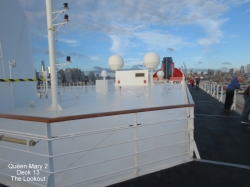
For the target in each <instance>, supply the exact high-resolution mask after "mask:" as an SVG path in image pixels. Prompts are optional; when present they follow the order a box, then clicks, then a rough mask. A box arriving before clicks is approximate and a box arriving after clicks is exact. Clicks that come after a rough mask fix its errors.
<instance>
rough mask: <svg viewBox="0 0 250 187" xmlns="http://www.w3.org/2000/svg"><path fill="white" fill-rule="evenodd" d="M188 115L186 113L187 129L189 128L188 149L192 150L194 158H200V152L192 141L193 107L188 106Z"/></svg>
mask: <svg viewBox="0 0 250 187" xmlns="http://www.w3.org/2000/svg"><path fill="white" fill-rule="evenodd" d="M188 109H189V110H188V111H189V115H188V129H190V130H189V131H188V132H189V141H190V143H189V149H190V151H194V152H195V155H196V158H197V159H200V154H199V151H198V149H197V146H196V143H195V141H194V107H190V108H188Z"/></svg>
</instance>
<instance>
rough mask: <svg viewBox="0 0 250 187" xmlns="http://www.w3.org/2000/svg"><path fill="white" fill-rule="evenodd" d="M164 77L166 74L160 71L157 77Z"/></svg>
mask: <svg viewBox="0 0 250 187" xmlns="http://www.w3.org/2000/svg"><path fill="white" fill-rule="evenodd" d="M163 76H164V72H163V71H161V70H160V71H158V72H157V77H159V78H162V77H163Z"/></svg>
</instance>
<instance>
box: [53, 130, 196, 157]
mask: <svg viewBox="0 0 250 187" xmlns="http://www.w3.org/2000/svg"><path fill="white" fill-rule="evenodd" d="M191 130H194V129H187V130H185V131H178V132H172V133H167V134H161V135H158V136H150V137H146V138H141V139H138V140H137V141H142V140H146V139H150V138H156V137H160V136H166V135H170V134H177V133H181V132H188V131H191ZM132 142H134V140H130V141H126V142H121V143H116V144H111V145H105V146H101V147H96V148H91V149H85V150H79V151H75V152H69V153H64V154H58V155H53V157H60V156H65V155H70V154H75V153H81V152H85V151H93V150H95V149H102V148H105V147H111V146H116V145H122V144H126V143H132Z"/></svg>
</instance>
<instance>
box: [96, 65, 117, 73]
mask: <svg viewBox="0 0 250 187" xmlns="http://www.w3.org/2000/svg"><path fill="white" fill-rule="evenodd" d="M102 70H106V71H107V72H108V73H114V72H115V71H113V70H111V69H110V68H102V67H100V66H94V71H95V72H96V73H101V72H102Z"/></svg>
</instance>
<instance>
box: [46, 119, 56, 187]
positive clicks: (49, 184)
mask: <svg viewBox="0 0 250 187" xmlns="http://www.w3.org/2000/svg"><path fill="white" fill-rule="evenodd" d="M46 135H47V139H51V138H52V134H51V124H50V123H46ZM47 149H48V155H49V156H53V148H52V141H51V140H47ZM49 171H50V172H54V163H53V157H49ZM54 186H55V176H54V174H53V173H52V174H50V175H49V178H48V182H47V187H54Z"/></svg>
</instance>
